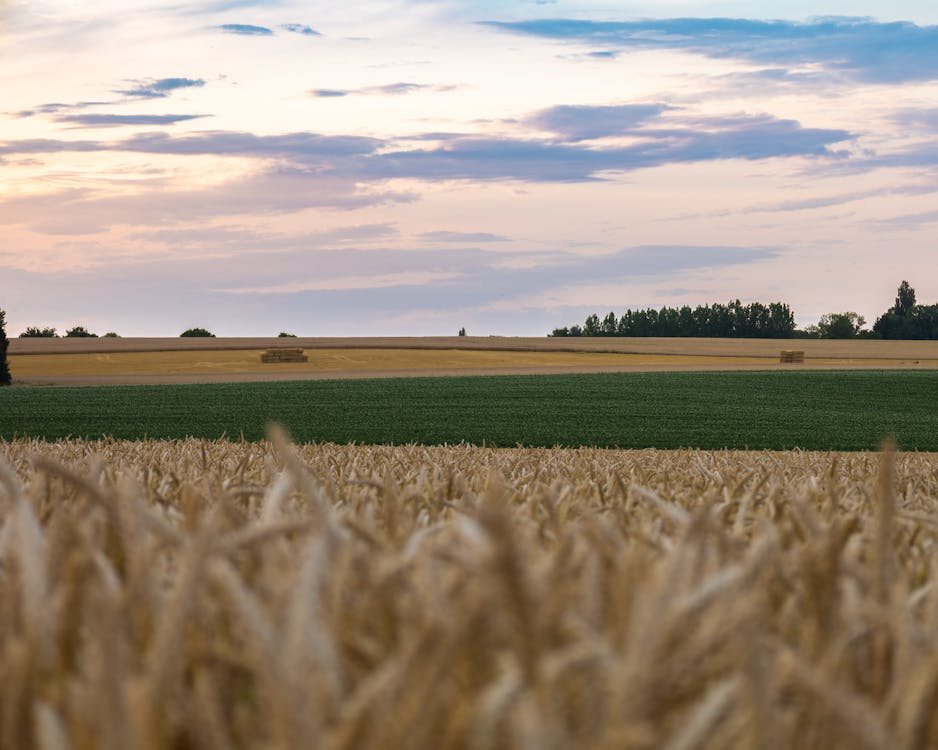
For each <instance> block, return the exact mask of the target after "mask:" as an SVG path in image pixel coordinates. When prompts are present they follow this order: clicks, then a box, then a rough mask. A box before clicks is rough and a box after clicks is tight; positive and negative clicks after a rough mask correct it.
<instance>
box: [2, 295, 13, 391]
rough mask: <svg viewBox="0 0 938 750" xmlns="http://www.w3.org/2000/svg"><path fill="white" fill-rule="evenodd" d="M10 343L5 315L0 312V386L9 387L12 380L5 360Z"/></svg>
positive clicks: (8, 364)
mask: <svg viewBox="0 0 938 750" xmlns="http://www.w3.org/2000/svg"><path fill="white" fill-rule="evenodd" d="M9 346H10V341H9V339H8V338H7V314H6V313H5V312H4V311H3V310H0V385H10V383H12V382H13V378H12V376H11V375H10V362H9V360H8V359H7V348H8V347H9Z"/></svg>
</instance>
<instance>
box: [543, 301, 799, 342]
mask: <svg viewBox="0 0 938 750" xmlns="http://www.w3.org/2000/svg"><path fill="white" fill-rule="evenodd" d="M794 331H795V317H794V315H793V314H792V311H791V309H790V308H789V307H788V305H786V304H783V303H781V302H773V303H771V304H769V305H763V304H762V303H760V302H753V303H751V304H748V305H744V304H742V303H741V302H740V301H739V300H734V301H732V302H730V303H728V304H726V305H722V304H713V305H698V306H697V307H694V308H691V307H689V306H687V305H685V306H684V307H680V308H677V307H662V308H661V309H660V310H655V309H654V308H652V307H649V308H647V309H645V310H626V311H625V312H624V313H623V314H622V317H620V318H617V317H616V314H615V313H614V312H610V313H609V314H608V315H606V317H605V318H603V319H602V320H600V318H599V316H598V315H596V314H593V315H590V316H589V317H588V318H587V319H586V321H585V322H584V324H583V326H582V327H581V326H576V325H575V326H571V327H570V328H556V329H554V331H553V332H552V333H551V334H550V335H551V336H690V337H715V338H764V339H784V338H790V337H791V336H792V334H793V333H794Z"/></svg>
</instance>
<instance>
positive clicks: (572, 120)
mask: <svg viewBox="0 0 938 750" xmlns="http://www.w3.org/2000/svg"><path fill="white" fill-rule="evenodd" d="M669 109H673V108H672V107H669V106H667V105H664V104H621V105H612V106H605V107H594V106H571V105H561V106H557V107H550V108H549V109H545V110H541V111H540V112H537V113H536V114H534V115H533V116H531V117H529V118H527V120H526V122H527V124H528V125H531V126H534V127H536V128H539V129H541V130H547V131H550V132H552V133H556V134H558V135H560V136H562V137H563V139H564V140H566V141H585V140H590V139H593V138H604V137H607V136H616V135H624V134H626V133H630V132H633V131H634V130H635V128H637V127H638V126H639V125H641V124H643V123H645V122H647V121H648V120H651V119H654V118H657V117H659V116H660V115H661V114H662V113H664V112H666V111H668V110H669Z"/></svg>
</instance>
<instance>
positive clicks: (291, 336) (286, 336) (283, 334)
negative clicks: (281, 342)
mask: <svg viewBox="0 0 938 750" xmlns="http://www.w3.org/2000/svg"><path fill="white" fill-rule="evenodd" d="M277 338H278V339H295V338H296V334H295V333H287V332H286V331H281V332H280V333H278V334H277Z"/></svg>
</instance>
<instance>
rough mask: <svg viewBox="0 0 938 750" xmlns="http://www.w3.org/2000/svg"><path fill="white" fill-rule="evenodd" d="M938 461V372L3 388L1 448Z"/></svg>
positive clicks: (629, 374)
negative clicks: (267, 432) (301, 445)
mask: <svg viewBox="0 0 938 750" xmlns="http://www.w3.org/2000/svg"><path fill="white" fill-rule="evenodd" d="M269 421H276V422H280V423H281V424H283V425H284V426H286V427H287V429H288V430H289V432H290V433H291V434H292V436H293V438H294V439H295V440H297V441H300V442H313V441H330V442H338V443H347V442H358V443H394V444H400V443H412V442H413V443H424V444H439V443H459V442H469V443H475V444H481V443H483V442H484V443H486V444H489V445H492V444H494V445H499V446H514V445H517V444H524V445H529V446H555V445H559V446H580V445H588V446H601V447H622V448H650V447H654V448H681V447H685V448H705V449H719V448H740V449H742V448H750V449H790V448H804V449H817V450H866V449H873V448H876V447H877V446H878V445H879V443H880V441H881V440H882V439H883V438H884V437H886V436H888V435H892V436H895V438H896V439H897V441H898V443H899V447H900V448H902V449H905V450H923V451H926V450H927V451H938V372H932V371H841V372H803V371H802V372H781V373H780V372H719V373H715V372H684V373H616V374H602V375H527V376H497V377H437V378H393V379H380V380H328V381H326V380H320V381H302V382H276V383H227V384H211V385H163V386H100V387H86V388H48V387H46V388H38V387H37V388H29V387H22V388H20V387H17V388H6V389H3V390H0V436H2V437H3V438H6V439H9V438H12V437H14V435H16V436H25V435H28V436H30V437H41V438H45V439H48V440H52V439H56V438H62V437H67V436H73V437H90V438H95V437H101V436H106V435H109V436H112V437H116V438H130V439H133V438H141V437H144V436H146V437H152V438H182V437H186V436H194V437H206V438H218V437H220V436H222V435H223V434H224V435H227V436H228V437H231V438H239V437H240V436H242V435H243V437H244V438H245V439H248V440H256V439H259V438H261V437H263V435H264V429H265V425H266V423H267V422H269Z"/></svg>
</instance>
